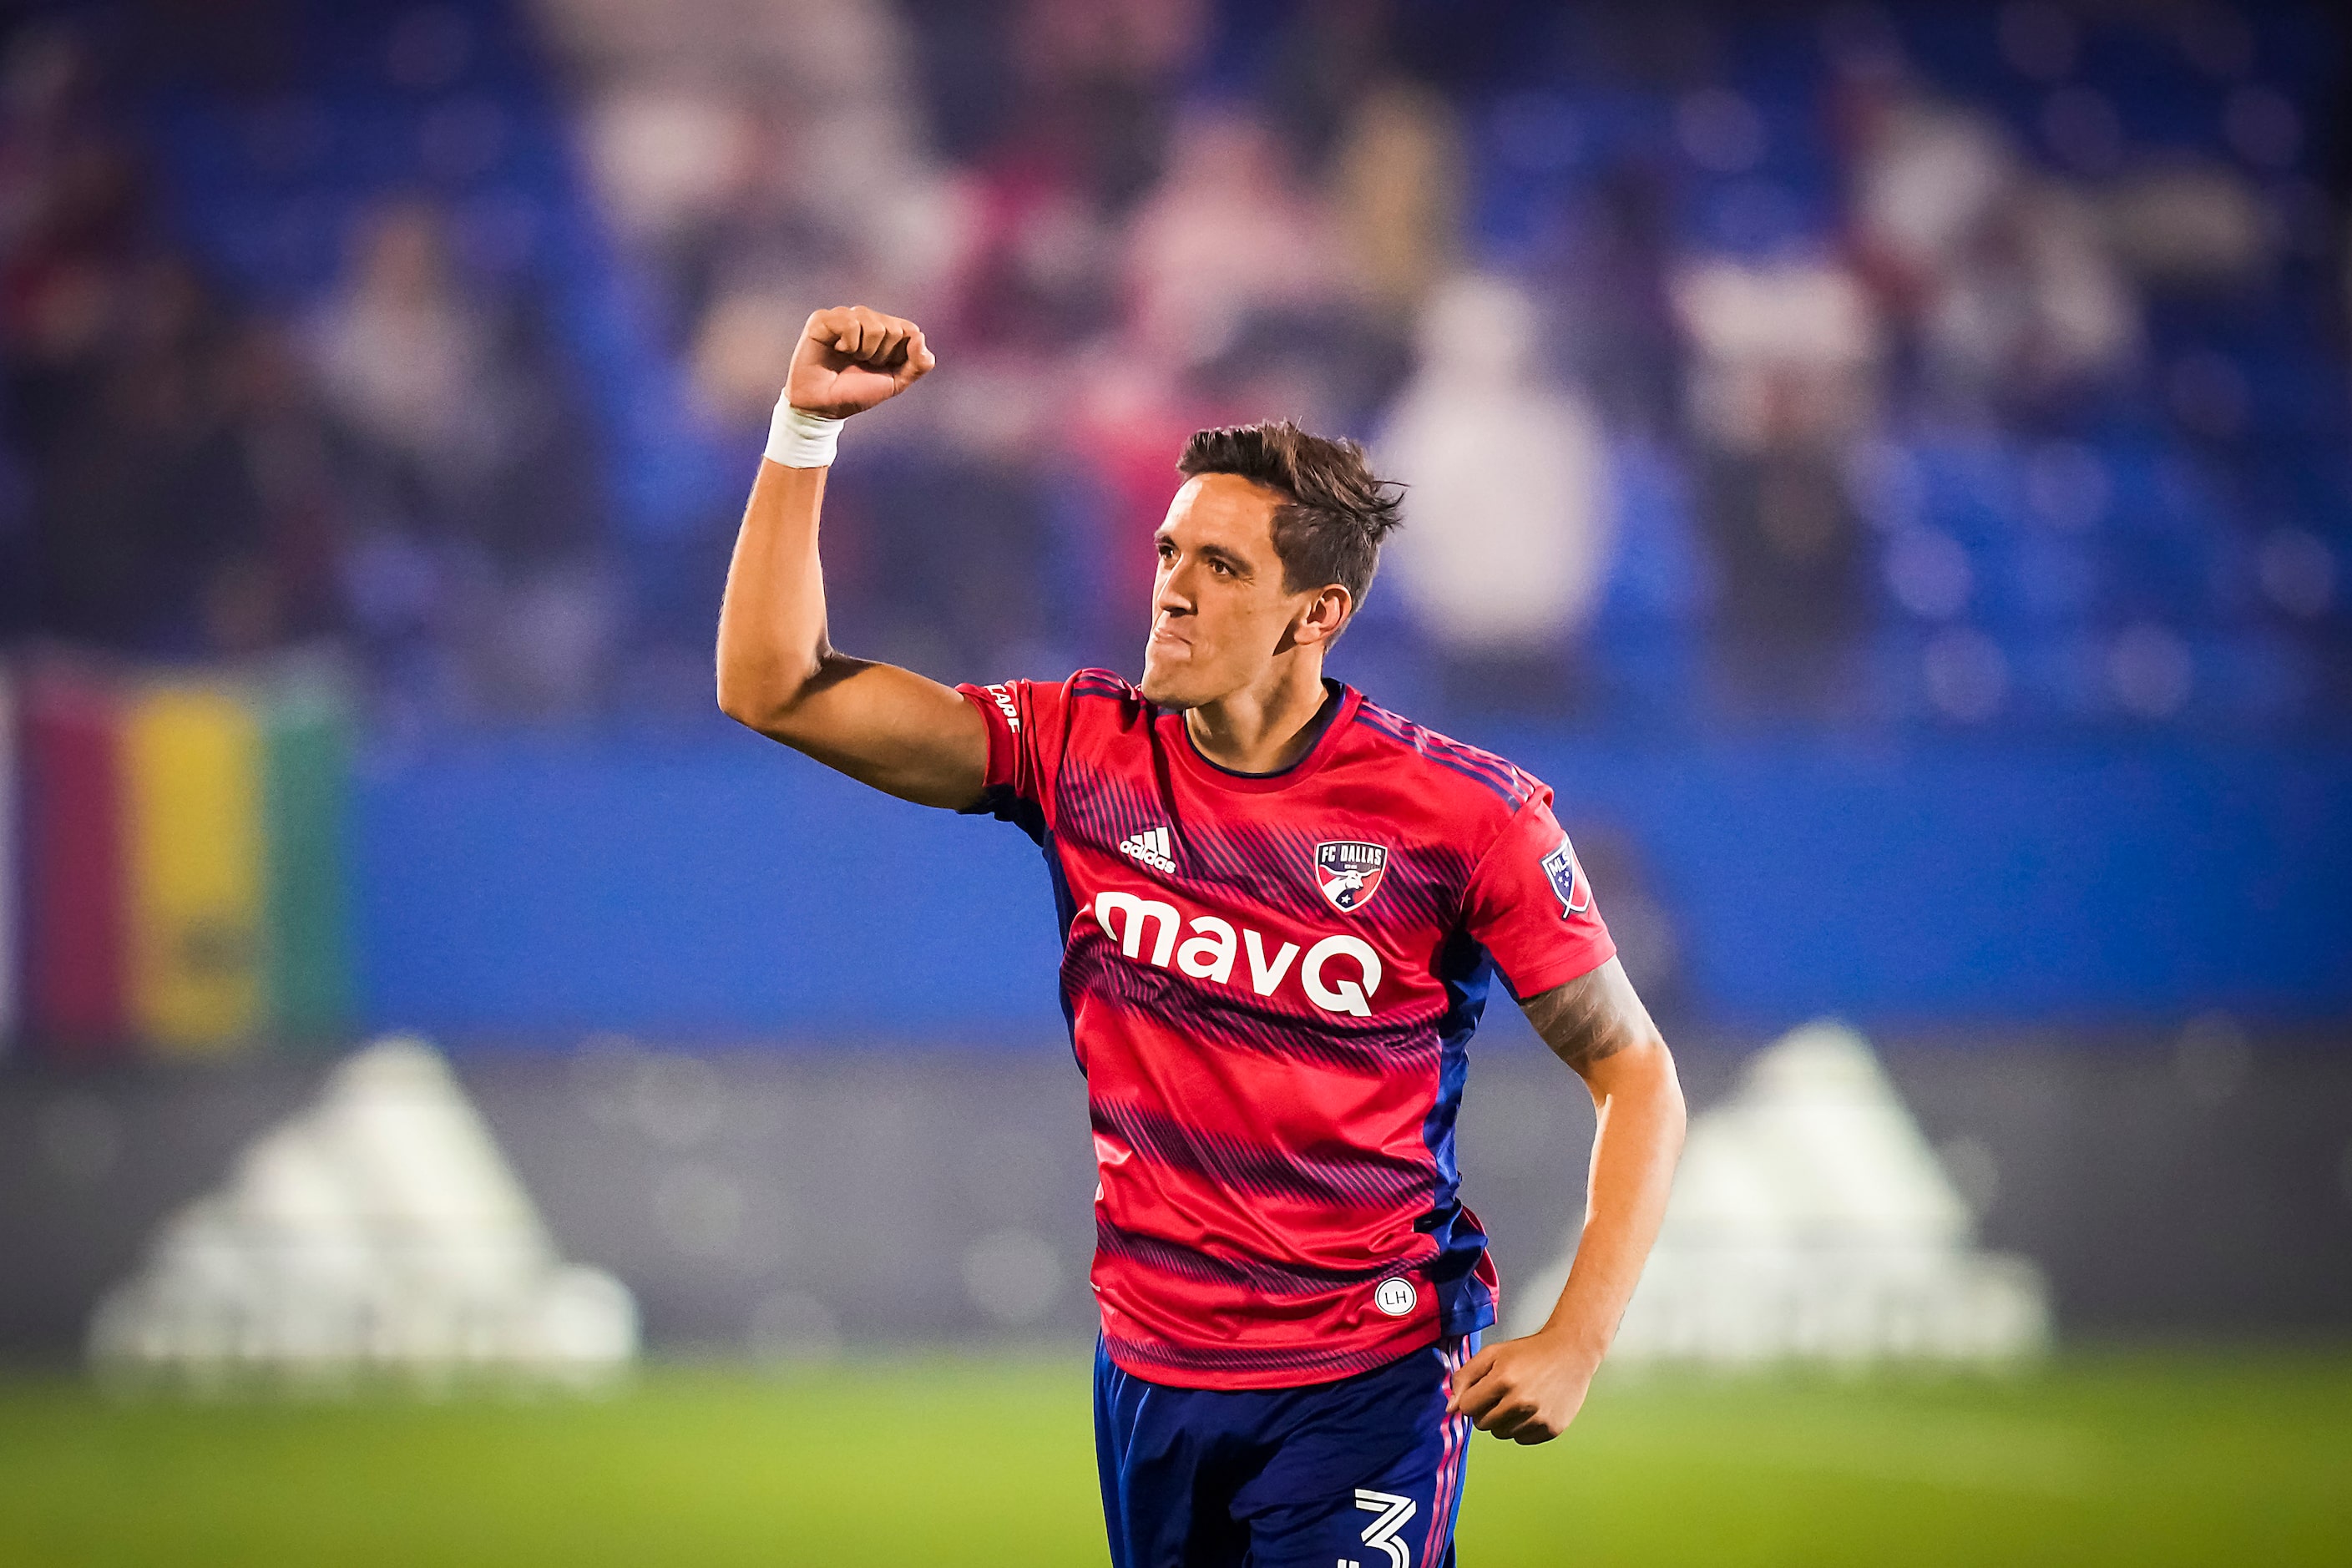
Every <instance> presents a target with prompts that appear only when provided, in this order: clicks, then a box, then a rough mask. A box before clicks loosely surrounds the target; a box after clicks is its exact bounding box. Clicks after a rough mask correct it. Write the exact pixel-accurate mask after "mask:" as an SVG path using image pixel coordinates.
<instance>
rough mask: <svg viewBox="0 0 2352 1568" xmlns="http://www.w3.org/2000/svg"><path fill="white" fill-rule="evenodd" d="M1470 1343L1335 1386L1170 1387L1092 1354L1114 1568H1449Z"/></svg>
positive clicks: (1450, 1343) (1448, 1344)
mask: <svg viewBox="0 0 2352 1568" xmlns="http://www.w3.org/2000/svg"><path fill="white" fill-rule="evenodd" d="M1477 1349H1478V1336H1477V1335H1475V1334H1470V1335H1465V1336H1464V1337H1462V1338H1460V1339H1454V1340H1446V1341H1443V1342H1439V1343H1437V1344H1434V1345H1432V1346H1430V1347H1429V1348H1428V1349H1427V1350H1423V1351H1416V1352H1413V1353H1412V1354H1411V1355H1409V1356H1406V1357H1405V1358H1404V1359H1403V1360H1402V1361H1394V1362H1391V1363H1389V1364H1388V1365H1386V1366H1382V1367H1375V1368H1373V1369H1372V1370H1371V1371H1370V1372H1365V1373H1357V1374H1356V1375H1355V1376H1353V1377H1348V1378H1342V1379H1340V1380H1339V1382H1337V1383H1318V1384H1312V1385H1310V1386H1308V1387H1306V1388H1266V1389H1240V1390H1224V1389H1206V1388H1170V1387H1168V1386H1166V1385H1165V1384H1157V1383H1146V1382H1145V1381H1144V1380H1143V1379H1141V1378H1139V1377H1136V1376H1134V1375H1132V1374H1131V1373H1126V1372H1122V1371H1120V1370H1119V1369H1118V1367H1117V1366H1116V1365H1114V1364H1113V1363H1112V1362H1111V1359H1110V1357H1109V1356H1108V1355H1107V1354H1105V1353H1104V1352H1103V1350H1102V1348H1101V1347H1100V1345H1097V1347H1096V1349H1095V1460H1096V1463H1097V1465H1098V1466H1099V1467H1100V1468H1101V1470H1102V1494H1103V1515H1104V1518H1105V1520H1106V1521H1107V1522H1108V1525H1109V1527H1110V1560H1111V1563H1112V1564H1113V1568H1227V1565H1229V1564H1230V1565H1231V1568H1242V1565H1243V1564H1244V1563H1246V1564H1247V1565H1248V1568H1333V1565H1334V1564H1335V1563H1336V1564H1338V1565H1339V1568H1350V1565H1351V1564H1352V1565H1354V1568H1453V1563H1454V1512H1455V1510H1457V1509H1459V1508H1460V1507H1461V1504H1462V1462H1463V1459H1464V1458H1465V1451H1466V1450H1467V1448H1468V1447H1469V1442H1470V1423H1469V1421H1468V1420H1467V1419H1465V1417H1462V1416H1458V1415H1457V1416H1454V1418H1453V1419H1451V1420H1448V1419H1447V1418H1446V1415H1445V1380H1446V1378H1447V1376H1448V1375H1449V1374H1450V1373H1452V1372H1453V1371H1454V1369H1455V1368H1457V1367H1459V1366H1460V1365H1461V1364H1462V1363H1464V1362H1465V1361H1468V1360H1469V1359H1470V1357H1471V1356H1472V1355H1473V1354H1475V1352H1476V1351H1477Z"/></svg>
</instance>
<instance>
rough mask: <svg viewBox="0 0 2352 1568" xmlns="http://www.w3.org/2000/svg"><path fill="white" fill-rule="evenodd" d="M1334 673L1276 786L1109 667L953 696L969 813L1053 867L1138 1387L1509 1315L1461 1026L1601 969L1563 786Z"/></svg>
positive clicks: (1238, 1373)
mask: <svg viewBox="0 0 2352 1568" xmlns="http://www.w3.org/2000/svg"><path fill="white" fill-rule="evenodd" d="M1333 686H1334V689H1335V691H1336V693H1337V698H1338V705H1337V709H1336V710H1335V711H1334V713H1333V714H1332V717H1331V718H1330V720H1329V721H1328V723H1327V724H1326V726H1325V728H1324V730H1323V731H1322V732H1321V733H1320V734H1319V735H1318V737H1317V739H1316V741H1315V742H1314V744H1313V745H1312V747H1311V748H1310V749H1309V750H1308V751H1307V753H1306V754H1305V755H1304V756H1302V757H1301V758H1300V759H1299V760H1298V761H1297V763H1294V764H1293V765H1292V766H1291V767H1289V768H1288V769H1286V771H1284V772H1282V773H1275V774H1268V775H1251V774H1241V773H1231V772H1228V771H1226V770H1224V769H1222V768H1219V767H1217V766H1216V765H1215V764H1213V763H1211V762H1209V761H1208V760H1207V759H1206V758H1205V757H1203V756H1202V755H1201V753H1200V752H1199V751H1198V750H1197V749H1196V748H1195V747H1194V746H1193V744H1192V739H1191V736H1190V733H1189V732H1188V731H1187V730H1186V728H1185V725H1184V721H1183V716H1182V715H1181V714H1179V713H1167V712H1161V711H1160V710H1158V709H1157V708H1155V707H1154V706H1153V705H1152V704H1151V703H1150V702H1147V701H1146V700H1144V699H1143V698H1142V696H1141V695H1140V694H1139V692H1138V691H1137V690H1136V689H1134V688H1133V687H1132V686H1129V684H1128V683H1127V682H1126V681H1124V680H1122V679H1119V678H1118V677H1117V676H1114V675H1111V674H1109V673H1108V672H1106V671H1102V670H1081V671H1080V672H1079V673H1077V674H1076V675H1075V676H1072V677H1071V678H1070V679H1068V680H1067V681H1066V682H1064V683H1062V684H1060V685H1058V686H1056V685H1052V684H1046V683H1041V682H1031V681H1007V682H1005V683H1003V684H1001V685H995V686H967V687H964V688H962V692H963V695H964V696H965V697H966V698H967V699H968V700H970V701H971V704H972V705H973V707H975V708H977V709H978V710H980V713H981V715H982V719H983V720H984V721H986V723H987V726H988V741H989V748H988V785H987V791H988V793H987V796H986V799H985V801H984V803H983V804H982V806H980V807H979V808H978V809H980V810H983V811H991V812H993V813H994V814H995V815H996V816H999V817H1002V818H1003V819H1005V820H1007V821H1011V822H1014V823H1017V824H1019V825H1020V826H1022V827H1024V829H1025V830H1026V831H1027V832H1028V833H1029V835H1030V836H1031V837H1033V838H1034V839H1035V840H1036V841H1037V843H1038V844H1039V845H1040V847H1043V849H1044V850H1045V860H1046V864H1047V866H1048V867H1049V868H1050V869H1051V872H1052V876H1053V881H1054V891H1055V903H1056V906H1057V912H1058V914H1059V917H1060V921H1061V928H1062V935H1063V953H1062V972H1061V973H1062V1006H1063V1010H1064V1013H1065V1015H1066V1017H1067V1019H1068V1021H1069V1027H1070V1039H1071V1046H1072V1048H1073V1050H1074V1051H1075V1053H1076V1057H1077V1059H1078V1064H1079V1066H1080V1068H1082V1069H1083V1070H1084V1071H1085V1073H1086V1075H1087V1100H1088V1106H1089V1110H1090V1112H1091V1117H1092V1121H1093V1129H1094V1145H1095V1155H1096V1163H1097V1170H1098V1172H1099V1178H1100V1184H1099V1186H1098V1187H1097V1193H1096V1197H1095V1234H1096V1252H1095V1262H1094V1268H1093V1275H1092V1278H1093V1284H1094V1289H1095V1294H1096V1299H1097V1305H1098V1307H1099V1309H1100V1311H1101V1316H1102V1331H1103V1340H1104V1345H1105V1348H1106V1350H1107V1351H1108V1353H1109V1355H1110V1357H1111V1359H1112V1360H1113V1361H1115V1362H1116V1363H1118V1365H1119V1366H1121V1367H1123V1368H1125V1369H1126V1370H1127V1371H1129V1372H1130V1373H1134V1374H1135V1375H1136V1376H1139V1377H1142V1378H1145V1379H1148V1380H1151V1381H1155V1382H1160V1383H1164V1384H1175V1385H1178V1386H1182V1387H1192V1388H1278V1387H1290V1386H1296V1385H1300V1384H1311V1383H1321V1382H1326V1381H1328V1380H1331V1379H1334V1378H1339V1377H1345V1376H1349V1375H1351V1374H1352V1373H1358V1372H1362V1371H1366V1370H1368V1369H1370V1368H1372V1367H1375V1366H1379V1365H1381V1364H1383V1363H1387V1362H1390V1361H1392V1360H1394V1359H1396V1358H1397V1357H1399V1356H1402V1355H1406V1354H1409V1353H1411V1352H1413V1351H1416V1350H1419V1349H1421V1348H1422V1347H1423V1346H1425V1345H1428V1344H1430V1343H1433V1342H1435V1341H1437V1340H1438V1339H1440V1338H1442V1337H1445V1336H1451V1335H1455V1334H1463V1333H1467V1332H1470V1331H1474V1330H1476V1329H1481V1328H1485V1327H1486V1326H1488V1325H1489V1324H1491V1323H1493V1322H1494V1321H1495V1312H1496V1289H1497V1286H1496V1276H1495V1272H1494V1268H1493V1265H1492V1264H1491V1262H1490V1261H1489V1260H1488V1258H1487V1256H1486V1233H1485V1232H1484V1231H1483V1230H1482V1229H1481V1228H1480V1227H1479V1224H1478V1219H1477V1216H1476V1215H1475V1214H1473V1213H1472V1212H1471V1211H1470V1210H1469V1209H1468V1208H1466V1207H1465V1206H1464V1205H1463V1203H1462V1201H1461V1197H1460V1194H1459V1188H1460V1184H1461V1183H1460V1175H1459V1173H1458V1171H1457V1170H1456V1168H1455V1163H1454V1121H1455V1116H1456V1113H1457V1111H1458V1110H1459V1108H1460V1105H1461V1100H1462V1089H1463V1082H1464V1078H1465V1069H1466V1055H1465V1048H1466V1047H1467V1045H1468V1043H1469V1039H1470V1035H1471V1031H1472V1030H1473V1029H1474V1028H1475V1026H1476V1025H1477V1021H1478V1017H1479V1014H1480V1011H1481V1009H1482V1008H1483V1007H1484V1005H1485V1003H1486V993H1487V987H1488V984H1489V980H1490V977H1491V976H1493V975H1494V974H1496V973H1500V974H1501V976H1502V977H1503V979H1504V981H1505V983H1506V984H1507V985H1508V986H1509V987H1510V988H1511V990H1512V991H1513V993H1514V994H1517V996H1519V997H1522V998H1525V997H1528V996H1532V995H1535V994H1538V993H1539V992H1543V991H1546V990H1549V989H1550V988H1551V987H1553V986H1556V985H1559V984H1565V983H1566V982H1568V981H1570V980H1574V979H1576V978H1577V977H1578V976H1580V975H1582V974H1585V973H1589V972H1590V971H1591V970H1592V969H1594V968H1596V967H1597V966H1599V965H1600V964H1601V963H1605V962H1606V961H1607V960H1608V959H1609V957H1610V956H1611V954H1612V952H1614V951H1615V948H1614V946H1613V944H1612V942H1611V941H1610V938H1609V932H1608V930H1607V928H1606V927H1605V926H1604V925H1603V924H1602V923H1601V915H1600V911H1599V910H1597V909H1596V908H1595V907H1594V903H1593V898H1592V890H1591V887H1590V886H1589V885H1588V884H1587V882H1586V880H1585V878H1584V873H1583V870H1582V868H1580V866H1579V865H1578V864H1577V859H1576V852H1575V850H1574V848H1573V847H1571V846H1570V843H1569V840H1568V837H1567V835H1566V834H1564V833H1563V832H1562V831H1561V830H1560V826H1559V823H1558V821H1557V820H1555V819H1554V817H1553V815H1552V807H1551V791H1550V790H1549V789H1548V788H1546V787H1545V786H1544V785H1543V784H1539V783H1538V782H1537V781H1536V780H1534V779H1533V778H1530V777H1529V776H1528V775H1527V774H1526V773H1522V772H1520V771H1519V770H1518V769H1517V768H1516V767H1514V766H1512V765H1511V764H1510V763H1507V762H1505V761H1503V760H1502V759H1501V758H1499V757H1496V756H1494V755H1492V754H1490V753H1488V752H1482V751H1478V750H1476V749H1475V748H1474V747H1470V746H1465V745H1463V744H1461V743H1459V742H1454V741H1451V740H1448V739H1446V738H1445V737H1444V736H1442V735H1439V734H1436V733H1434V732H1433V731H1429V730H1426V729H1423V728H1422V727H1421V726H1420V725H1417V724H1413V723H1411V722H1408V721H1405V720H1403V719H1401V718H1399V717H1397V716H1396V715H1395V714H1393V713H1391V712H1388V711H1386V710H1383V709H1381V708H1378V707H1376V706H1374V705H1373V704H1371V703H1370V702H1367V701H1365V700H1363V699H1362V697H1361V696H1360V694H1359V693H1357V692H1356V691H1354V690H1353V689H1349V688H1346V687H1339V686H1338V685H1337V684H1336V683H1333Z"/></svg>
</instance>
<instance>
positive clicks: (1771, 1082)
mask: <svg viewBox="0 0 2352 1568" xmlns="http://www.w3.org/2000/svg"><path fill="white" fill-rule="evenodd" d="M1575 1246H1576V1238H1575V1237H1574V1236H1573V1235H1571V1236H1570V1238H1569V1242H1568V1254H1569V1255H1568V1257H1567V1258H1562V1259H1561V1261H1560V1262H1559V1264H1558V1265H1557V1266H1556V1267H1554V1268H1552V1269H1551V1270H1550V1271H1549V1274H1548V1275H1547V1276H1546V1277H1544V1278H1542V1279H1537V1280H1535V1281H1533V1282H1532V1283H1531V1284H1530V1285H1529V1286H1528V1288H1527V1289H1524V1290H1522V1291H1521V1292H1519V1294H1518V1304H1517V1309H1516V1312H1515V1315H1514V1321H1513V1322H1512V1324H1511V1331H1513V1332H1515V1333H1528V1332H1532V1331H1534V1330H1535V1329H1536V1328H1537V1327H1538V1326H1539V1325H1540V1324H1541V1323H1542V1321H1543V1320H1544V1318H1545V1317H1546V1316H1547V1315H1548V1314H1549V1312H1550V1310H1551V1307H1552V1304H1553V1302H1555V1301H1556V1300H1558V1299H1559V1290H1560V1287H1561V1286H1562V1285H1563V1284H1564V1283H1565V1282H1566V1281H1567V1279H1568V1269H1569V1265H1570V1262H1571V1261H1572V1260H1573V1258H1574V1254H1575ZM2049 1338H2050V1311H2049V1304H2048V1291H2047V1289H2046V1288H2045V1286H2044V1284H2043V1282H2042V1276H2041V1273H2040V1271H2039V1270H2038V1269H2037V1268H2034V1266H2033V1265H2032V1263H2031V1262H2029V1261H2027V1260H2026V1259H2024V1258H2014V1257H2010V1256H2006V1255H2000V1254H1992V1253H1986V1252H1982V1251H1979V1250H1978V1248H1977V1247H1976V1235H1975V1225H1974V1221H1973V1217H1972V1216H1971V1215H1970V1214H1969V1207H1968V1205H1967V1204H1966V1203H1965V1202H1963V1201H1962V1199H1961V1197H1960V1195H1959V1194H1958V1192H1957V1191H1956V1190H1955V1189H1954V1187H1953V1185H1952V1183H1951V1181H1950V1179H1949V1178H1948V1176H1947V1175H1946V1174H1945V1173H1944V1170H1943V1167H1942V1166H1941V1165H1940V1164H1939V1163H1937V1159H1936V1155H1935V1152H1934V1151H1933V1150H1931V1149H1929V1148H1928V1146H1927V1140H1926V1138H1925V1137H1923V1136H1922V1135H1921V1133H1920V1131H1919V1129H1918V1126H1917V1124H1916V1122H1914V1121H1912V1120H1911V1116H1910V1113H1909V1112H1908V1111H1907V1110H1906V1109H1905V1108H1904V1105H1903V1101H1902V1098H1901V1096H1899V1095H1898V1094H1896V1093H1895V1086H1894V1084H1893V1083H1891V1082H1890V1081H1888V1079H1887V1077H1886V1075H1885V1072H1884V1071H1883V1070H1882V1069H1881V1068H1880V1067H1879V1065H1878V1060H1877V1058H1876V1057H1875V1056H1874V1055H1873V1054H1872V1052H1871V1049H1870V1047H1869V1045H1868V1044H1867V1043H1866V1042H1865V1041H1864V1039H1863V1038H1862V1037H1861V1036H1860V1035H1857V1034H1855V1033H1854V1032H1853V1030H1851V1029H1849V1028H1846V1027H1844V1026H1842V1025H1838V1024H1834V1023H1816V1024H1811V1025H1808V1026H1805V1027H1803V1028H1801V1029H1798V1030H1796V1031H1795V1032H1793V1033H1791V1034H1790V1035H1789V1036H1787V1037H1784V1038H1782V1039H1781V1040H1780V1041H1779V1042H1778V1043H1776V1044H1774V1045H1772V1046H1770V1047H1767V1048H1766V1049H1764V1050H1763V1051H1760V1052H1759V1053H1758V1054H1757V1056H1756V1058H1755V1059H1754V1060H1752V1061H1751V1062H1750V1063H1749V1064H1748V1070H1747V1073H1746V1076H1745V1077H1744V1079H1742V1081H1741V1083H1740V1086H1739V1088H1738V1089H1737V1090H1736V1091H1735V1092H1734V1093H1733V1094H1732V1096H1731V1097H1730V1099H1729V1100H1727V1101H1725V1102H1724V1103H1723V1104H1722V1105H1720V1106H1717V1108H1715V1109H1714V1110H1709V1111H1706V1113H1704V1114H1702V1115H1700V1116H1698V1117H1696V1119H1694V1120H1693V1121H1692V1122H1691V1127H1690V1135H1689V1139H1688V1141H1687V1142H1686V1143H1685V1147H1684V1152H1683V1161H1682V1166H1681V1169H1680V1171H1679V1172H1678V1173H1677V1174H1676V1176H1675V1194H1674V1199H1673V1201H1672V1203H1671V1204H1670V1205H1668V1207H1667V1210H1666V1219H1665V1224H1664V1226H1663V1228H1662V1229H1661V1230H1660V1232H1659V1236H1658V1243H1657V1246H1656V1247H1654V1249H1653V1250H1652V1252H1651V1254H1650V1260H1649V1264H1648V1267H1647V1268H1645V1269H1644V1270H1643V1276H1642V1283H1641V1285H1640V1287H1639V1288H1638V1289H1636V1290H1635V1291H1634V1294H1633V1303H1632V1305H1631V1306H1630V1307H1628V1308H1627V1310H1626V1312H1625V1319H1624V1322H1623V1323H1622V1326H1621V1327H1620V1328H1619V1330H1618V1333H1617V1340H1616V1343H1615V1345H1614V1347H1613V1348H1612V1351H1611V1355H1612V1359H1614V1360H1617V1361H1620V1362H1628V1361H1677V1362H1700V1363H1717V1364H1738V1363H1751V1362H1757V1361H1765V1360H1776V1359H1784V1358H1798V1359H1808V1360H1822V1361H1835V1362H1849V1363H1851V1362H1869V1361H1878V1360H1888V1359H1916V1360H1932V1361H1945V1362H2000V1361H2010V1360H2015V1359H2018V1358H2021V1357H2025V1356H2031V1355H2034V1354H2038V1353H2040V1352H2042V1351H2044V1350H2046V1349H2047V1348H2048V1344H2049Z"/></svg>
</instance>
